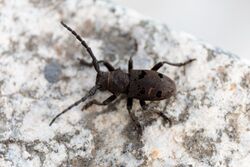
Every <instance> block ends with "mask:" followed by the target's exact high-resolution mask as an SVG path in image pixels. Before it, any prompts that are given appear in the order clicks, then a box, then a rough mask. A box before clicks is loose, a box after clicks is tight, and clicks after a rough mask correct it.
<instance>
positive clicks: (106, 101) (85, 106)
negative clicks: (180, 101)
mask: <svg viewBox="0 0 250 167" xmlns="http://www.w3.org/2000/svg"><path fill="white" fill-rule="evenodd" d="M116 97H117V96H116V95H111V96H110V97H109V98H107V99H106V100H104V101H103V102H99V101H97V100H95V99H94V100H91V101H89V102H88V103H86V104H85V105H84V106H83V107H82V110H86V109H88V108H89V107H91V106H92V105H94V104H95V105H108V104H109V103H111V102H112V101H114V100H115V99H116Z"/></svg>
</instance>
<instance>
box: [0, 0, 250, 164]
mask: <svg viewBox="0 0 250 167" xmlns="http://www.w3.org/2000/svg"><path fill="white" fill-rule="evenodd" d="M0 11H1V12H0V20H1V23H2V24H1V25H0V37H1V42H0V43H1V45H0V67H1V68H0V106H1V107H0V166H4V167H8V166H32V167H33V166H48V167H53V166H124V167H125V166H126V167H130V166H131V167H134V166H154V167H158V166H178V167H181V166H207V167H209V166H249V164H250V130H249V129H250V114H249V113H250V91H249V87H250V86H249V84H250V79H249V78H250V77H249V76H250V75H249V74H250V65H249V64H247V63H246V62H244V61H243V60H241V59H239V58H238V57H237V56H235V55H233V54H231V53H229V52H225V51H223V50H222V49H219V48H215V47H213V46H211V45H208V44H206V43H204V42H202V41H199V40H197V39H196V38H195V37H192V36H191V35H188V34H185V33H179V32H175V31H172V30H169V29H168V28H167V26H165V25H163V24H161V23H159V22H156V21H153V20H151V19H148V18H146V17H144V16H141V15H139V14H137V13H136V12H134V11H132V10H130V9H126V8H124V7H121V6H118V5H115V4H113V3H111V2H108V1H103V0H97V1H96V0H93V1H92V0H85V1H77V0H66V1H50V2H45V1H44V2H43V1H36V0H23V1H18V2H15V3H13V2H11V1H0ZM61 20H64V21H65V22H66V23H67V24H68V25H70V26H71V27H72V28H73V29H75V30H76V31H77V32H79V33H80V34H81V36H83V38H84V39H85V40H86V41H87V43H88V44H89V46H91V48H92V50H93V52H94V54H95V55H96V57H97V58H98V59H104V60H107V61H109V62H110V63H111V64H113V65H114V66H115V67H116V68H119V67H120V68H121V69H122V70H127V63H128V59H129V57H130V56H133V60H134V68H138V69H150V68H151V67H152V66H153V65H154V64H155V63H157V62H159V61H164V60H168V61H170V62H183V61H185V60H187V59H190V58H196V59H197V60H196V61H195V62H192V63H191V64H188V65H187V66H185V67H180V68H178V67H173V66H167V65H165V66H164V67H162V68H161V69H160V72H161V73H164V74H165V75H167V76H169V77H170V78H172V79H173V80H174V81H175V82H176V87H177V93H176V95H175V97H173V98H171V99H167V100H163V101H155V102H147V103H148V105H149V108H148V110H147V111H143V110H142V109H141V108H140V105H139V103H138V102H137V101H135V102H134V106H133V112H135V113H136V115H137V116H138V117H139V118H140V119H139V120H140V122H141V123H142V124H143V125H144V131H143V134H142V136H140V135H138V133H137V131H136V130H135V126H134V124H133V122H132V121H131V119H130V117H129V115H128V112H127V110H126V99H125V98H120V99H118V100H117V101H115V102H114V103H112V104H110V105H109V106H102V107H101V106H92V107H90V108H89V109H88V110H84V111H81V106H78V107H75V108H73V109H72V110H71V111H70V112H68V113H66V114H65V115H63V116H62V117H60V118H59V119H58V120H57V121H56V122H55V123H54V124H53V126H52V127H49V122H50V121H51V119H52V118H53V117H54V116H55V115H56V114H58V113H59V112H60V111H62V110H63V109H64V108H66V107H67V106H68V105H70V104H72V103H73V102H74V101H76V100H78V99H79V98H80V97H82V96H84V95H85V93H86V91H87V90H89V89H90V88H91V87H92V85H94V84H95V77H96V73H95V71H94V69H93V68H90V67H88V66H81V65H80V64H79V61H78V59H77V58H83V59H84V60H86V61H89V62H91V59H90V57H89V56H88V54H87V53H86V52H85V50H84V49H83V48H82V47H81V45H80V44H79V42H78V41H76V40H75V38H74V37H72V35H71V34H70V33H69V32H67V31H66V30H65V29H64V28H63V27H62V26H61V25H60V21H61ZM108 94H109V93H98V94H97V95H95V97H94V98H96V99H99V100H104V99H105V98H107V96H108ZM155 111H163V112H164V114H166V115H167V116H168V117H169V118H170V119H171V120H172V123H173V126H172V127H169V126H167V125H166V124H164V122H163V120H162V119H161V118H159V117H155V115H154V112H155Z"/></svg>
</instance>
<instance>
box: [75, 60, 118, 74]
mask: <svg viewBox="0 0 250 167" xmlns="http://www.w3.org/2000/svg"><path fill="white" fill-rule="evenodd" d="M78 60H79V61H80V64H81V65H84V66H89V67H91V66H92V65H93V64H92V63H89V62H87V61H86V60H84V59H80V58H78ZM97 63H98V64H99V63H103V65H104V66H105V67H106V68H107V69H108V70H109V71H114V70H115V68H114V67H113V66H112V65H111V64H110V63H109V62H107V61H104V60H99V61H98V62H97Z"/></svg>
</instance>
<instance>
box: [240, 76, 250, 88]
mask: <svg viewBox="0 0 250 167" xmlns="http://www.w3.org/2000/svg"><path fill="white" fill-rule="evenodd" d="M240 85H241V86H242V87H243V88H246V89H249V88H250V72H249V73H246V74H245V75H244V76H243V78H242V81H241V83H240Z"/></svg>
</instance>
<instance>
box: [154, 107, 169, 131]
mask: <svg viewBox="0 0 250 167" xmlns="http://www.w3.org/2000/svg"><path fill="white" fill-rule="evenodd" d="M155 113H156V114H157V115H159V116H161V117H162V118H163V120H164V126H165V125H166V123H168V124H169V127H171V126H172V121H171V119H170V118H168V117H167V116H166V115H165V114H164V113H163V112H161V111H157V112H155Z"/></svg>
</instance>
